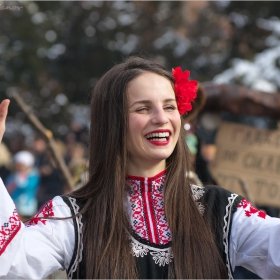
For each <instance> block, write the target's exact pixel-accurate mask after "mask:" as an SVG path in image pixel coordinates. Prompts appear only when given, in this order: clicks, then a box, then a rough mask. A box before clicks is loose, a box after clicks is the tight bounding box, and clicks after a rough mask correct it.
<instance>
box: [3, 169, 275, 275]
mask: <svg viewBox="0 0 280 280" xmlns="http://www.w3.org/2000/svg"><path fill="white" fill-rule="evenodd" d="M165 176H166V173H165V171H163V172H161V173H160V174H158V175H156V176H154V177H151V178H143V177H135V176H128V177H127V183H128V186H129V191H128V192H127V197H126V201H125V208H126V210H127V213H128V215H129V217H130V220H131V225H132V229H133V235H129V236H128V239H129V242H131V248H132V251H131V253H132V255H133V256H134V257H135V258H136V264H137V267H138V271H139V276H140V278H146V279H148V278H157V279H159V278H167V276H168V266H169V265H172V262H173V255H172V249H171V243H172V236H171V232H170V229H169V226H168V223H167V220H166V217H165V214H164V202H163V192H164V188H163V186H164V181H165ZM191 191H192V195H193V199H194V200H195V201H196V204H197V207H198V209H199V211H200V213H201V215H210V217H211V221H212V230H213V232H214V234H215V242H216V245H217V247H218V249H219V252H220V254H221V256H222V258H223V260H224V262H225V264H226V266H227V269H228V277H229V278H230V279H232V278H233V270H234V267H235V266H237V265H239V266H244V267H246V268H248V269H250V270H252V271H254V272H255V273H257V274H258V275H259V276H261V277H263V278H279V277H280V254H279V248H280V240H279V233H280V220H279V219H277V218H271V217H269V216H267V215H266V214H265V213H264V212H261V211H258V210H257V209H255V208H254V207H253V206H252V205H251V204H250V203H249V202H247V201H246V200H245V199H243V198H242V197H240V196H238V195H236V194H233V193H231V192H229V191H227V190H224V189H222V188H219V187H214V186H210V187H205V188H203V187H198V186H194V185H191ZM0 197H1V204H0V278H33V279H34V278H36V279H42V278H45V277H47V276H48V275H49V274H51V273H52V272H54V271H56V270H58V269H61V270H64V269H66V270H67V274H68V277H69V278H78V277H79V278H85V275H84V274H83V272H84V269H83V266H84V259H83V248H84V246H85V244H83V235H82V229H83V226H84V225H83V217H82V216H81V215H79V216H77V217H75V218H73V219H72V218H69V219H65V220H55V219H46V218H47V217H51V218H53V217H69V216H72V215H73V214H76V213H78V211H79V209H80V205H79V202H78V201H76V200H75V199H74V198H71V197H69V196H63V197H60V196H57V197H55V198H54V199H52V200H50V201H49V202H47V203H46V205H45V206H44V207H43V208H42V210H41V211H40V212H39V213H38V214H37V215H35V216H34V217H33V218H32V219H31V220H30V221H29V222H28V224H27V225H24V224H23V223H22V222H21V221H20V219H19V217H18V214H17V211H16V209H15V205H14V203H13V201H12V199H11V198H10V196H9V195H8V193H7V191H6V188H5V186H4V184H3V183H2V181H1V180H0ZM79 248H80V249H79ZM201 265H203V261H202V264H201ZM78 266H79V269H77V268H78ZM77 271H79V275H78V274H77Z"/></svg>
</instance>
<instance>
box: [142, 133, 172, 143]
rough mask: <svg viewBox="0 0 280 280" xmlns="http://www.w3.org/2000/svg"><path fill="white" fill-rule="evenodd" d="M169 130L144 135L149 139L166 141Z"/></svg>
mask: <svg viewBox="0 0 280 280" xmlns="http://www.w3.org/2000/svg"><path fill="white" fill-rule="evenodd" d="M169 135H170V133H169V132H158V133H149V134H147V135H146V136H145V137H146V138H147V139H149V140H150V141H167V138H168V137H169Z"/></svg>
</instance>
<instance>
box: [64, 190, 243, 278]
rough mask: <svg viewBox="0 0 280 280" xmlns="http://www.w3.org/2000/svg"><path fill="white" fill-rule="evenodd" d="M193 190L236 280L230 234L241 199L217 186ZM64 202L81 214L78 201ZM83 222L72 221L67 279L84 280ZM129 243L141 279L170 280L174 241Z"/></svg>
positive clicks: (79, 219)
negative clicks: (70, 255) (73, 236)
mask: <svg viewBox="0 0 280 280" xmlns="http://www.w3.org/2000/svg"><path fill="white" fill-rule="evenodd" d="M191 190H192V193H193V198H194V200H195V201H196V203H197V206H198V209H199V211H200V212H201V214H202V215H208V216H209V219H210V221H211V227H212V232H213V234H214V237H215V243H216V246H217V248H218V250H219V253H220V255H221V257H222V259H223V261H224V263H225V265H226V267H227V270H228V278H229V279H233V271H232V268H231V265H230V256H229V246H230V231H231V224H232V215H233V213H234V212H235V211H236V209H237V206H238V204H239V202H240V201H241V199H242V197H241V196H238V195H236V194H233V193H231V192H229V191H228V190H225V189H222V188H220V187H216V186H207V187H204V188H201V187H197V186H191ZM63 200H64V201H65V203H66V204H67V205H68V206H69V208H70V209H71V213H72V214H73V215H74V214H76V213H77V212H78V211H79V208H80V206H81V205H79V203H77V202H76V200H75V199H73V198H71V197H67V196H64V197H63ZM82 222H83V221H82V217H81V216H78V217H76V218H74V219H73V223H74V229H75V248H74V252H73V257H72V260H71V263H70V265H69V267H68V269H67V275H68V278H72V279H85V263H84V255H83V250H82V248H81V250H78V246H82V247H83V246H85V244H82V225H83V224H82ZM130 241H131V245H132V254H133V255H134V257H135V258H136V265H137V269H138V275H139V278H140V279H166V278H168V266H169V265H172V261H173V253H172V249H171V241H170V242H168V243H166V244H163V245H162V244H155V243H151V242H149V241H148V240H146V239H143V238H141V237H140V236H139V235H137V234H136V233H134V234H133V236H130ZM78 252H80V254H78Z"/></svg>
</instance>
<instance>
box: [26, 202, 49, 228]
mask: <svg viewBox="0 0 280 280" xmlns="http://www.w3.org/2000/svg"><path fill="white" fill-rule="evenodd" d="M53 216H54V212H53V202H52V200H50V201H48V202H47V203H46V204H45V206H44V207H43V208H42V209H41V210H40V211H39V212H38V213H37V214H36V215H35V216H34V217H33V218H31V219H30V220H29V222H28V223H27V225H26V226H34V225H37V224H38V223H39V222H41V223H42V224H43V225H46V222H47V220H45V219H43V218H48V217H53Z"/></svg>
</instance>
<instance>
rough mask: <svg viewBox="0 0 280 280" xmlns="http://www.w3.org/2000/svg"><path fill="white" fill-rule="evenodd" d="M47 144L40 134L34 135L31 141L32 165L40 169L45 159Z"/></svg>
mask: <svg viewBox="0 0 280 280" xmlns="http://www.w3.org/2000/svg"><path fill="white" fill-rule="evenodd" d="M47 149H48V144H47V141H46V139H45V138H44V137H43V136H41V135H39V134H38V135H36V136H35V138H34V140H33V143H32V152H33V155H34V157H35V163H34V165H35V166H36V167H37V168H38V169H40V168H41V166H42V165H43V164H44V163H45V161H46V156H47V155H46V154H47Z"/></svg>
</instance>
